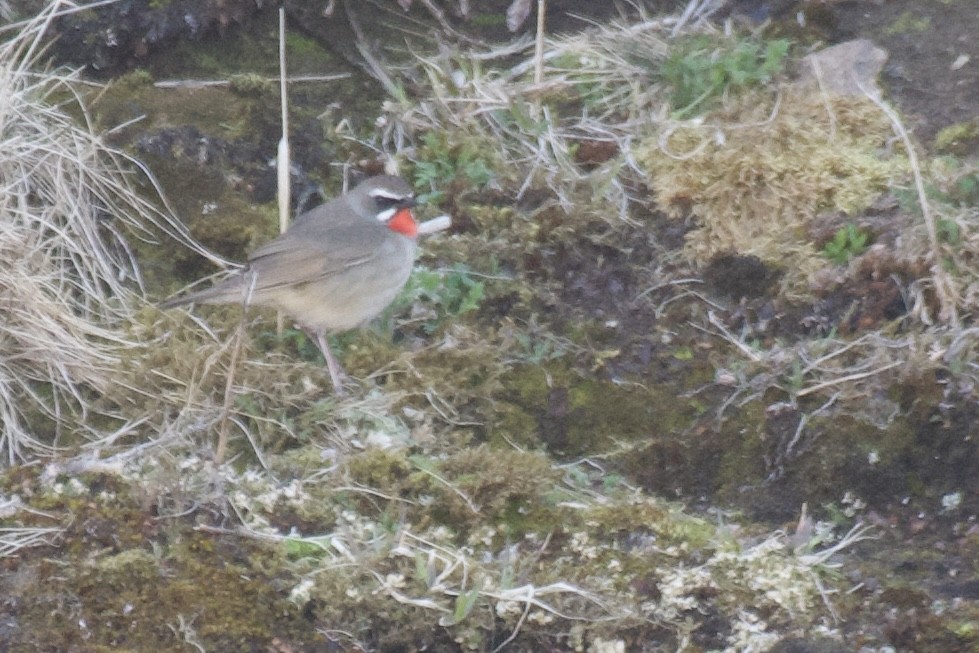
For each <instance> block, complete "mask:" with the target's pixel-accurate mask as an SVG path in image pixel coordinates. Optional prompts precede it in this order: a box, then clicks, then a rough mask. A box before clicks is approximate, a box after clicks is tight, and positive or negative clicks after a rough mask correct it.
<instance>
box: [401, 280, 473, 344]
mask: <svg viewBox="0 0 979 653" xmlns="http://www.w3.org/2000/svg"><path fill="white" fill-rule="evenodd" d="M484 294H485V288H484V285H483V282H482V281H478V280H477V279H474V278H473V277H472V275H471V274H470V273H469V270H468V269H467V268H466V266H464V265H456V266H455V267H454V268H452V269H451V270H426V269H416V270H415V272H414V273H413V274H412V275H411V279H409V280H408V285H407V286H406V287H405V289H404V291H403V292H402V293H401V297H400V298H399V299H398V300H397V301H396V302H395V310H398V309H399V308H404V307H406V306H409V305H414V304H418V303H420V304H421V305H422V306H423V307H425V308H427V309H428V310H427V311H425V313H427V315H425V316H424V325H423V328H424V330H425V332H426V333H432V332H433V331H435V330H436V329H437V328H438V326H439V325H440V324H442V322H443V321H445V319H446V318H448V317H454V316H457V315H462V314H464V313H469V312H470V311H474V310H476V309H478V308H479V304H480V302H481V301H482V300H483V296H484Z"/></svg>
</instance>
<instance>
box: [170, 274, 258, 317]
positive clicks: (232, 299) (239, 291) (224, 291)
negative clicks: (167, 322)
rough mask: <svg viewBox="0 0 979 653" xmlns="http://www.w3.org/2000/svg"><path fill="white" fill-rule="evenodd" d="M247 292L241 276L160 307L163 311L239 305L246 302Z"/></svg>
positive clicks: (178, 298) (171, 299)
mask: <svg viewBox="0 0 979 653" xmlns="http://www.w3.org/2000/svg"><path fill="white" fill-rule="evenodd" d="M247 290H248V289H247V288H246V287H245V284H244V277H242V276H240V275H239V276H234V277H231V278H230V279H226V280H224V281H222V282H221V283H218V284H215V285H213V286H211V287H210V288H205V289H204V290H198V291H196V292H192V293H188V294H186V295H181V296H179V297H171V298H170V299H167V300H164V301H162V302H160V303H159V307H160V308H161V309H168V308H173V307H174V306H183V305H185V304H237V303H240V302H244V301H245V296H244V293H245V292H247Z"/></svg>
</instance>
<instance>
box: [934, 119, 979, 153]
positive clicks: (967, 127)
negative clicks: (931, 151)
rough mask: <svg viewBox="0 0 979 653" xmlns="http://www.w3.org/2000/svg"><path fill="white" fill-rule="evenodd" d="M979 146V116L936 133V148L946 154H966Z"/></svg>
mask: <svg viewBox="0 0 979 653" xmlns="http://www.w3.org/2000/svg"><path fill="white" fill-rule="evenodd" d="M976 148H979V117H977V118H973V119H972V120H969V121H967V122H960V123H956V124H954V125H949V126H948V127H946V128H944V129H942V130H941V131H940V132H938V134H936V135H935V149H936V150H938V151H939V152H941V153H944V154H955V155H958V156H964V155H966V154H968V153H969V152H972V151H975V150H976Z"/></svg>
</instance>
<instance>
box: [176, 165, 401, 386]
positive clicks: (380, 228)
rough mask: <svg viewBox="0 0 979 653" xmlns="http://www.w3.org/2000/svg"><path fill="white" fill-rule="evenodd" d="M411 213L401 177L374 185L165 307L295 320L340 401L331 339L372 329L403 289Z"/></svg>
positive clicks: (316, 212) (308, 216)
mask: <svg viewBox="0 0 979 653" xmlns="http://www.w3.org/2000/svg"><path fill="white" fill-rule="evenodd" d="M414 205H415V197H414V194H413V193H412V190H411V187H410V186H409V185H408V183H407V182H406V181H405V180H404V179H402V178H401V177H395V176H392V175H380V176H378V177H371V178H370V179H367V180H366V181H364V182H363V183H361V184H360V185H358V186H357V187H356V188H354V189H353V190H352V191H350V192H349V193H347V194H346V195H341V196H340V197H336V198H334V199H332V200H330V201H329V202H327V203H325V204H322V205H320V206H318V207H316V208H315V209H313V210H311V211H308V212H306V213H304V214H302V215H300V216H299V217H297V218H296V219H295V221H294V222H293V223H292V226H290V227H289V229H288V230H287V231H286V232H285V233H284V234H282V235H281V236H279V237H278V238H276V239H275V240H273V241H271V242H269V243H266V244H265V245H262V246H261V247H259V248H258V249H256V250H255V251H254V252H252V254H251V256H249V257H248V267H247V268H246V269H245V270H243V271H242V272H241V273H240V274H237V275H236V276H234V277H231V278H229V279H227V280H225V281H222V282H221V283H218V284H217V285H215V286H213V287H211V288H207V289H205V290H200V291H198V292H194V293H190V294H189V295H184V296H183V297H176V298H174V299H170V300H167V301H165V302H163V303H162V304H161V305H160V306H161V308H170V307H171V306H178V305H181V304H191V303H200V304H238V303H240V304H246V305H250V304H254V305H258V306H267V307H270V308H275V309H278V310H280V311H282V312H283V313H286V314H288V315H291V316H292V317H293V318H295V320H296V321H297V322H298V323H299V325H300V326H302V327H303V328H305V329H306V330H307V331H309V332H311V334H312V335H314V336H315V338H316V342H317V344H318V345H319V348H320V350H321V351H322V352H323V356H324V358H326V364H327V367H328V368H329V371H330V379H331V380H332V381H333V387H334V389H335V391H336V392H337V393H338V394H342V392H343V390H342V387H343V386H342V383H343V376H344V374H343V370H342V368H341V367H340V364H339V363H338V362H337V360H336V358H335V357H334V356H333V353H332V352H331V351H330V346H329V344H328V343H327V341H326V334H327V333H328V332H331V333H332V332H337V331H347V330H350V329H354V328H357V327H359V326H362V325H363V324H365V323H367V322H369V321H370V320H371V319H373V318H374V317H376V316H377V315H378V314H379V313H380V312H381V311H383V310H384V309H385V308H386V307H387V306H388V304H390V303H391V302H392V301H394V298H395V297H396V296H397V295H398V293H399V292H400V291H401V289H402V288H403V287H404V285H405V282H406V281H407V280H408V276H409V275H410V274H411V268H412V266H413V264H414V260H415V244H416V237H417V235H418V225H417V223H416V222H415V218H414V216H413V215H412V212H411V207H413V206H414Z"/></svg>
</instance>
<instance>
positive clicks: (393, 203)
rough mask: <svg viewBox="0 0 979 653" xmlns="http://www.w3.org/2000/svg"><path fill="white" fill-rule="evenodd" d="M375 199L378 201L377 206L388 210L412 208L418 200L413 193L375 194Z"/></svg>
mask: <svg viewBox="0 0 979 653" xmlns="http://www.w3.org/2000/svg"><path fill="white" fill-rule="evenodd" d="M374 201H375V202H376V203H377V208H378V210H379V211H381V212H383V211H387V210H388V209H404V208H411V207H412V206H415V204H417V202H416V201H415V198H414V197H412V196H411V195H409V196H407V197H392V196H390V195H375V196H374Z"/></svg>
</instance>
